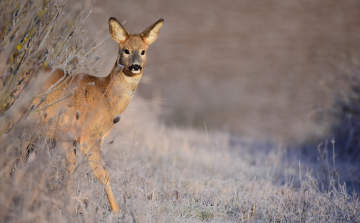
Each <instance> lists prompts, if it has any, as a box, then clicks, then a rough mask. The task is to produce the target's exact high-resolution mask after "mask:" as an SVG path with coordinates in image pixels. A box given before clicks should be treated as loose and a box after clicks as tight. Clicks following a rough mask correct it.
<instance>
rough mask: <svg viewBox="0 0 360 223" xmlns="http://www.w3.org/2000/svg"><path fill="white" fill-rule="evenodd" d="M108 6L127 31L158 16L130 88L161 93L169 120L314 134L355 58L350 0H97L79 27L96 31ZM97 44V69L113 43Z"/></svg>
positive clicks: (275, 135)
mask: <svg viewBox="0 0 360 223" xmlns="http://www.w3.org/2000/svg"><path fill="white" fill-rule="evenodd" d="M110 16H114V17H116V18H117V19H118V20H119V21H120V22H123V21H125V20H126V23H125V25H124V26H125V27H126V29H127V30H128V31H129V32H132V33H139V32H141V31H142V30H144V29H145V28H147V27H148V26H150V25H151V24H153V23H154V22H156V21H157V20H158V19H159V18H164V20H165V24H164V26H163V28H162V30H161V32H160V35H159V38H158V39H157V41H156V42H155V43H153V44H152V45H151V46H150V48H149V51H148V53H147V58H148V63H147V68H146V70H145V73H144V75H143V80H142V81H141V83H140V85H139V87H138V90H137V95H136V97H142V98H145V99H148V100H154V101H158V102H159V103H161V106H162V114H161V120H162V121H163V122H165V123H166V124H167V125H170V126H173V125H175V126H179V127H189V126H190V127H195V128H200V129H208V130H225V131H228V132H230V133H231V134H232V135H241V136H257V137H259V136H262V137H263V138H265V139H279V140H282V141H287V140H293V141H294V140H295V141H299V142H300V141H304V140H311V139H314V138H316V139H317V137H321V136H322V135H324V133H327V130H328V129H329V127H330V126H332V123H333V121H332V119H331V116H329V117H328V114H331V111H333V110H336V109H337V107H336V104H335V103H334V99H335V98H336V97H341V96H342V95H346V94H347V93H346V92H347V85H346V84H347V81H346V80H348V79H349V78H348V77H349V75H353V73H354V72H353V70H352V68H353V67H356V66H357V64H358V63H357V58H359V57H358V56H357V52H359V45H360V44H359V40H360V1H357V0H349V1H346V2H343V1H338V0H317V1H312V0H301V1H300V0H292V1H271V0H263V1H251V0H242V1H227V0H222V1H206V0H197V1H193V0H183V1H174V0H171V1H169V0H166V1H165V0H153V1H138V0H123V1H114V0H108V1H105V0H102V1H94V8H93V13H92V14H91V16H90V18H89V22H88V23H87V24H88V27H89V28H88V30H87V31H89V32H90V33H93V32H94V29H96V30H97V31H98V33H104V34H103V37H106V36H107V35H108V19H109V17H110ZM94 27H95V28H94ZM103 47H104V48H103V49H105V55H104V57H103V58H104V59H103V60H102V63H103V64H102V66H100V67H99V68H100V69H101V72H100V73H98V75H107V74H108V73H109V72H110V70H111V69H112V67H113V65H114V63H115V58H116V54H117V51H118V46H117V43H115V42H114V41H113V40H112V39H111V38H109V39H108V40H107V41H106V42H105V43H104V46H103Z"/></svg>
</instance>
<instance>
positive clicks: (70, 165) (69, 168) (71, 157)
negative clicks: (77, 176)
mask: <svg viewBox="0 0 360 223" xmlns="http://www.w3.org/2000/svg"><path fill="white" fill-rule="evenodd" d="M64 144H65V143H63V146H65V147H70V148H65V147H64V149H66V150H65V151H66V154H65V164H66V174H67V175H68V176H69V178H70V179H69V181H70V183H71V179H72V175H73V173H74V170H75V166H76V149H75V147H76V141H74V142H73V144H72V146H71V144H70V143H66V144H67V145H64Z"/></svg>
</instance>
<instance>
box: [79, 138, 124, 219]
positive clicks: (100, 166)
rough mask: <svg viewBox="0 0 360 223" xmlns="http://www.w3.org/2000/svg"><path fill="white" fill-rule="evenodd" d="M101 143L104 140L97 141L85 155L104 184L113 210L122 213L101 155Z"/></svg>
mask: <svg viewBox="0 0 360 223" xmlns="http://www.w3.org/2000/svg"><path fill="white" fill-rule="evenodd" d="M101 141H102V140H101ZM101 143H102V142H98V143H96V144H95V145H94V146H93V147H92V148H91V149H90V151H88V152H87V153H86V154H85V157H86V158H87V160H88V162H89V165H90V168H91V170H92V171H93V173H94V174H95V176H96V177H97V178H98V179H99V181H100V182H101V183H102V184H103V185H104V188H105V192H106V196H107V198H108V200H109V203H110V207H111V210H112V211H113V212H114V213H116V214H118V213H120V208H119V206H118V204H117V203H116V200H115V197H114V194H113V192H112V189H111V187H110V180H109V174H108V172H107V170H106V169H105V167H104V161H103V160H102V158H101V155H100V149H101Z"/></svg>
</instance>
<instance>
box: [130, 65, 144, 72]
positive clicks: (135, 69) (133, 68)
mask: <svg viewBox="0 0 360 223" xmlns="http://www.w3.org/2000/svg"><path fill="white" fill-rule="evenodd" d="M141 69H142V67H141V66H140V65H139V64H133V65H131V66H130V67H129V70H130V71H141Z"/></svg>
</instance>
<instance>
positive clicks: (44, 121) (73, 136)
mask: <svg viewBox="0 0 360 223" xmlns="http://www.w3.org/2000/svg"><path fill="white" fill-rule="evenodd" d="M162 25H163V20H162V19H160V20H159V21H157V22H156V23H155V24H154V25H152V26H150V27H149V28H148V29H146V30H145V31H143V32H142V33H141V34H137V35H132V34H130V33H129V32H128V31H126V29H125V28H124V27H122V25H121V24H120V23H119V22H118V21H117V20H116V19H115V18H110V20H109V29H110V34H111V36H112V38H113V39H114V40H115V41H116V42H118V43H119V46H120V49H119V54H118V57H117V60H116V63H115V65H114V68H113V69H112V71H111V73H110V74H109V75H108V76H106V77H95V76H91V75H88V74H77V75H74V76H68V77H66V75H64V72H63V71H60V70H55V71H53V72H51V74H50V76H48V79H47V80H46V82H45V84H44V89H46V90H47V92H45V93H44V95H43V97H39V98H38V99H36V100H34V102H33V104H34V106H35V105H36V109H37V110H40V111H39V112H37V113H35V116H36V117H37V118H39V119H40V120H41V121H40V123H41V124H40V125H42V126H43V127H45V128H48V129H47V130H46V132H47V134H48V136H49V137H54V138H56V139H60V137H63V136H64V135H66V137H67V139H66V140H59V141H65V142H69V141H70V142H76V144H77V145H79V148H80V150H81V151H82V152H83V153H84V154H85V157H86V158H87V159H88V161H89V165H90V167H91V169H92V170H93V172H94V174H95V175H96V176H97V178H98V179H99V180H100V181H101V183H102V184H103V185H104V186H105V191H106V194H107V197H108V199H109V203H110V206H111V210H112V211H113V212H115V213H119V211H120V209H119V207H118V205H117V203H116V200H115V197H114V195H113V192H112V190H111V187H110V183H109V175H108V173H107V170H106V169H105V168H104V166H103V164H104V163H103V160H102V158H101V154H100V150H101V144H102V142H103V140H104V138H105V137H106V136H107V135H108V134H109V133H110V132H111V130H112V128H113V120H114V118H115V117H116V116H118V115H119V114H121V113H122V112H123V111H124V109H125V108H126V107H127V106H128V104H129V103H130V101H131V99H132V98H133V96H134V93H135V91H136V88H137V85H138V83H139V81H140V79H141V76H142V73H143V71H144V68H145V66H146V51H147V49H148V45H149V44H151V43H152V42H154V41H155V39H156V37H157V35H158V33H159V31H160V29H161V27H162ZM143 51H145V52H143ZM142 54H143V55H142ZM135 65H138V66H141V68H142V69H141V70H140V71H139V69H138V70H135V68H134V67H135ZM47 70H48V71H50V69H47ZM46 75H49V73H47V74H46ZM45 96H46V97H45ZM40 98H43V101H41V99H40ZM67 144H68V145H65V144H63V145H64V147H69V148H68V152H67V156H66V162H67V170H68V173H69V174H71V173H72V172H73V171H74V168H75V159H76V154H75V150H74V149H73V147H72V146H70V144H69V143H67Z"/></svg>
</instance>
